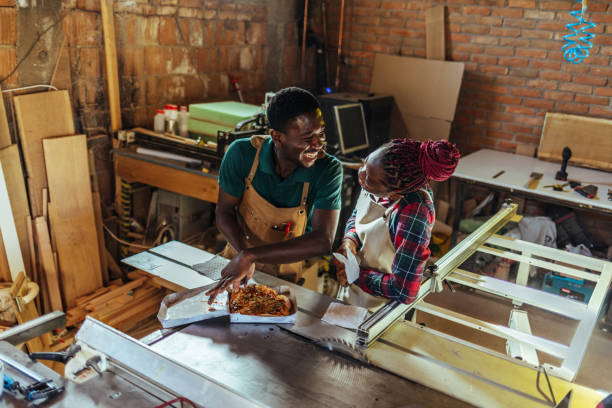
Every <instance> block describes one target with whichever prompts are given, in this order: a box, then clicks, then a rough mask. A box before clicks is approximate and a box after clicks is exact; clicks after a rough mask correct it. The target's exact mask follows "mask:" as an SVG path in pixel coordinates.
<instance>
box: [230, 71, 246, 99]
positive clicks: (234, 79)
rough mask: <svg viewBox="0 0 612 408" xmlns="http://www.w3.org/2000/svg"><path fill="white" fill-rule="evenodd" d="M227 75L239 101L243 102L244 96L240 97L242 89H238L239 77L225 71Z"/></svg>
mask: <svg viewBox="0 0 612 408" xmlns="http://www.w3.org/2000/svg"><path fill="white" fill-rule="evenodd" d="M227 76H228V77H229V80H230V82H231V83H232V86H233V87H234V90H235V91H236V93H237V94H238V99H239V100H240V103H244V98H243V97H242V90H241V89H240V82H238V80H239V79H240V78H238V77H237V76H234V75H232V74H230V73H229V72H228V73H227Z"/></svg>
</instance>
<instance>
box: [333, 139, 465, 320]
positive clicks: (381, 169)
mask: <svg viewBox="0 0 612 408" xmlns="http://www.w3.org/2000/svg"><path fill="white" fill-rule="evenodd" d="M459 157H460V155H459V151H458V150H457V148H456V147H455V145H454V144H452V143H449V142H447V141H426V142H419V141H416V140H411V139H394V140H392V141H391V142H390V143H387V144H385V145H383V146H381V147H380V148H378V149H377V150H375V151H374V152H372V153H370V155H369V156H368V157H367V158H366V160H365V163H364V165H363V166H362V167H361V168H360V169H359V173H358V178H359V184H360V185H361V187H362V192H361V195H360V197H359V200H358V201H357V205H356V206H355V209H354V211H353V214H352V216H351V217H350V218H349V220H348V222H347V225H346V230H345V234H344V239H343V240H342V245H341V247H340V249H339V251H338V252H340V253H342V254H343V255H345V256H346V252H347V251H351V252H353V254H355V255H356V257H357V260H358V261H359V266H360V271H359V278H358V280H357V281H356V282H355V283H356V284H354V285H351V288H350V291H349V298H348V299H346V300H347V301H348V302H349V303H351V304H354V305H358V306H363V307H367V308H369V309H373V308H375V307H376V306H380V305H381V304H382V299H381V297H382V298H386V299H394V300H397V301H398V302H401V303H406V304H408V303H411V302H412V301H413V300H414V299H415V297H416V295H417V293H418V291H419V287H420V285H421V276H422V273H423V269H424V267H425V262H426V261H427V259H428V258H429V254H430V251H429V249H428V246H429V239H430V236H431V229H432V227H433V224H434V220H435V210H434V204H433V195H432V191H431V188H430V186H429V180H435V181H443V180H446V179H447V178H449V177H450V176H451V175H452V174H453V172H454V170H455V167H456V166H457V162H458V161H459ZM334 262H335V265H336V270H337V274H338V282H339V283H340V284H341V285H342V286H348V282H347V280H346V271H345V269H344V264H343V263H341V262H338V261H334ZM372 295H375V296H377V297H378V298H376V297H374V296H372Z"/></svg>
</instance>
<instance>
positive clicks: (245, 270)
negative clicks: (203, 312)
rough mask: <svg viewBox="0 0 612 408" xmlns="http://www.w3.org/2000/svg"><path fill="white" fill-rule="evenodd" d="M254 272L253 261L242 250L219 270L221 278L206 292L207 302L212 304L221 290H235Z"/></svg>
mask: <svg viewBox="0 0 612 408" xmlns="http://www.w3.org/2000/svg"><path fill="white" fill-rule="evenodd" d="M254 272H255V263H254V262H253V261H252V258H251V257H250V256H248V255H247V254H246V253H245V252H244V251H240V252H239V253H238V255H236V256H235V257H234V259H232V260H231V261H230V263H229V264H227V266H226V267H225V268H223V270H222V271H221V280H219V282H218V283H217V284H216V285H215V287H213V288H212V289H211V290H209V291H208V292H206V295H208V296H209V298H208V303H209V304H212V303H213V301H214V300H215V298H216V297H217V295H218V294H219V293H220V292H222V291H223V290H230V291H231V290H236V289H238V288H239V287H240V285H243V284H246V283H247V282H248V281H249V279H251V277H252V276H253V273H254Z"/></svg>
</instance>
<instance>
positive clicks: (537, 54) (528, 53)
mask: <svg viewBox="0 0 612 408" xmlns="http://www.w3.org/2000/svg"><path fill="white" fill-rule="evenodd" d="M516 56H517V57H528V58H546V51H544V50H531V49H523V48H519V49H518V50H516Z"/></svg>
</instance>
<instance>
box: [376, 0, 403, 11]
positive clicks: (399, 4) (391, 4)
mask: <svg viewBox="0 0 612 408" xmlns="http://www.w3.org/2000/svg"><path fill="white" fill-rule="evenodd" d="M380 8H381V9H388V10H401V9H404V8H406V2H405V1H382V2H381V3H380Z"/></svg>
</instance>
